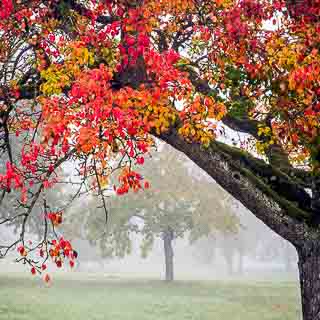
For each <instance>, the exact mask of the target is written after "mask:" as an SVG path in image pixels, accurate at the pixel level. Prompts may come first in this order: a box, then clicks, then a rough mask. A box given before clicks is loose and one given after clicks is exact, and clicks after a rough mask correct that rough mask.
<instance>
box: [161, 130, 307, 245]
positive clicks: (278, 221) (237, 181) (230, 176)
mask: <svg viewBox="0 0 320 320" xmlns="http://www.w3.org/2000/svg"><path fill="white" fill-rule="evenodd" d="M160 138H161V139H162V140H163V141H165V142H167V143H168V144H170V145H171V146H172V147H174V148H175V149H177V150H179V151H181V152H183V153H184V154H185V155H186V156H188V157H189V158H190V159H191V160H192V161H194V162H195V163H196V164H197V165H198V166H199V167H200V168H202V169H203V170H204V171H205V172H207V173H208V174H209V175H210V176H211V177H212V178H213V179H215V180H216V182H217V183H218V184H219V185H220V186H221V187H223V188H224V189H225V190H226V191H228V192H229V193H230V194H231V195H232V196H233V197H235V198H236V199H237V200H239V201H240V202H241V203H242V204H243V205H244V206H245V207H246V208H248V209H249V210H250V211H251V212H252V213H253V214H254V215H255V216H256V217H257V218H259V219H260V220H262V221H263V222H264V223H265V224H266V225H268V226H269V227H270V228H271V229H273V230H274V231H275V232H277V233H278V234H280V235H281V236H282V237H284V238H286V239H287V240H289V241H291V242H292V243H294V244H297V242H298V240H297V239H300V240H301V239H304V237H305V232H306V230H309V229H310V228H309V227H308V225H307V223H306V222H305V221H308V220H309V219H310V218H311V214H310V212H307V211H304V210H301V209H300V208H298V207H297V206H296V205H295V204H294V203H292V202H290V201H288V200H286V199H285V198H282V197H281V196H280V195H279V194H277V192H276V191H275V190H273V189H272V188H271V187H270V186H269V185H268V184H267V183H266V182H265V181H264V180H263V179H260V178H259V177H257V176H256V175H255V173H254V172H252V171H251V168H250V166H249V167H248V166H242V165H241V164H240V163H239V159H234V157H233V155H231V156H230V154H229V153H228V152H227V151H226V150H224V149H223V148H224V147H225V145H222V144H220V143H217V142H213V143H212V144H211V146H210V147H209V148H208V149H203V148H202V147H201V146H200V145H199V144H197V143H188V142H186V141H185V140H184V139H183V138H182V137H181V136H179V134H178V133H177V131H176V130H175V129H173V130H172V131H171V132H170V133H167V134H162V135H161V136H160ZM226 147H227V148H229V147H228V146H226ZM230 148H231V147H230ZM259 165H260V164H259ZM279 178H280V177H279Z"/></svg>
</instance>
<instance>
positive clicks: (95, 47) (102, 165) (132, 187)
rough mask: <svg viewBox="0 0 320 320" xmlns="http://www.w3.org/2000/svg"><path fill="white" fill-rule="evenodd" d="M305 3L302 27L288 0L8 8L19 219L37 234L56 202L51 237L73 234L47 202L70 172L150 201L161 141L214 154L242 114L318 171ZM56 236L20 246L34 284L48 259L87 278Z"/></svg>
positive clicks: (312, 49) (6, 84)
mask: <svg viewBox="0 0 320 320" xmlns="http://www.w3.org/2000/svg"><path fill="white" fill-rule="evenodd" d="M301 3H302V4H301V6H302V7H301V10H300V12H303V14H301V16H300V18H296V19H293V18H292V16H293V14H294V13H292V12H290V7H288V6H287V3H286V2H285V1H282V0H274V1H272V0H263V1H255V0H212V1H197V0H184V1H181V0H170V1H159V0H158V1H153V0H145V1H125V0H122V1H121V0H118V1H111V0H107V1H95V0H87V1H84V2H77V1H58V0H49V1H40V0H36V1H23V0H22V1H14V0H1V2H0V66H1V69H0V74H1V82H0V132H1V148H2V150H3V151H4V152H5V154H6V157H7V160H6V163H5V165H4V167H3V168H2V171H1V173H0V190H1V191H2V198H1V201H2V200H3V199H4V198H5V197H6V195H7V194H9V193H11V192H15V194H17V195H18V196H17V201H18V203H19V210H21V212H22V213H21V215H18V216H15V217H14V218H5V220H6V221H9V220H10V221H12V220H16V219H22V224H23V226H24V225H25V224H26V223H27V221H28V218H29V216H30V215H31V214H32V211H33V210H34V208H35V206H36V205H38V204H39V203H40V202H43V206H42V212H43V215H42V218H43V220H44V225H45V226H46V227H45V230H47V227H48V228H49V227H50V228H52V230H53V231H54V230H55V228H59V225H60V224H61V223H62V222H63V212H61V211H60V210H55V208H53V207H52V206H50V205H48V204H46V201H45V200H43V197H42V194H44V195H45V194H46V191H47V190H50V189H51V188H53V187H54V186H55V185H56V184H57V182H59V179H60V178H61V170H60V167H61V166H62V165H63V163H65V162H67V161H70V160H71V161H73V162H74V163H77V166H78V173H79V176H80V177H81V181H82V182H83V184H88V185H89V187H88V190H89V191H93V190H95V191H96V192H98V194H99V195H100V196H102V197H103V193H104V191H105V190H107V189H108V188H109V187H110V183H111V182H110V181H111V180H110V179H111V177H112V175H113V174H114V172H116V174H117V176H118V183H117V184H114V185H112V189H114V191H115V193H116V194H118V195H123V194H126V193H127V192H130V191H134V192H137V191H139V190H143V189H146V188H149V183H148V182H147V181H144V177H142V176H141V175H140V174H139V166H140V165H143V163H144V161H145V157H146V155H147V154H148V153H149V151H150V149H151V148H153V147H154V138H153V136H154V135H156V136H161V135H162V134H165V133H166V132H168V131H169V130H170V128H171V127H173V126H174V127H177V128H178V132H179V134H180V135H182V136H183V137H184V138H185V139H186V140H187V141H189V142H197V143H200V144H202V145H203V148H206V147H208V146H209V145H210V142H211V141H212V140H213V139H215V138H216V137H217V136H219V134H220V133H219V132H220V131H219V129H218V127H219V126H218V124H219V122H220V121H221V120H222V121H223V119H224V117H226V116H228V115H231V116H237V115H241V116H242V117H243V116H244V115H245V116H246V117H247V118H250V119H252V120H255V121H257V122H258V131H257V136H256V137H255V139H254V144H255V147H256V148H257V151H258V152H259V153H260V154H261V155H263V153H264V152H265V150H266V148H267V147H268V146H269V145H270V144H275V143H277V144H279V145H281V146H282V147H283V149H284V150H285V151H286V152H288V154H289V156H290V159H291V160H292V161H293V162H295V163H301V162H302V163H304V164H305V165H307V166H308V167H309V168H310V169H311V170H317V168H318V166H319V161H320V157H319V149H320V140H319V130H320V128H319V115H320V83H319V79H320V52H319V50H320V45H319V44H320V23H319V19H318V18H317V17H319V15H320V2H319V1H312V2H311V1H310V2H308V1H305V2H301ZM13 139H16V140H15V141H17V142H16V143H15V144H13V143H11V144H10V141H12V140H13ZM17 148H18V149H19V150H16V149H17ZM13 149H15V150H13ZM59 170H60V171H59ZM19 212H20V211H19ZM23 228H24V227H23ZM50 235H52V236H53V239H50V238H48V237H47V236H48V234H47V233H46V234H45V237H44V239H43V241H42V242H41V243H39V244H37V245H36V246H34V247H33V246H32V245H28V244H27V241H26V240H25V239H24V235H23V233H21V237H20V238H19V239H18V240H17V242H16V243H15V244H14V245H15V246H16V247H17V248H18V249H17V250H18V253H19V255H20V256H21V258H20V259H19V260H21V261H24V262H27V263H28V264H29V265H30V268H31V273H32V274H35V273H37V272H41V271H43V270H44V269H45V267H44V266H45V262H44V261H45V260H46V259H51V260H52V261H53V262H54V263H55V264H56V266H57V267H61V266H62V264H63V263H64V262H65V261H67V260H68V261H69V263H70V266H71V267H73V265H74V259H76V258H77V254H76V251H74V249H73V248H72V246H71V244H70V242H69V241H67V240H65V239H64V238H63V237H60V238H59V237H58V238H57V237H55V236H54V235H55V232H53V233H50ZM11 248H12V247H10V248H9V247H8V248H4V249H5V250H7V249H11ZM31 252H32V253H36V254H37V255H38V256H39V257H40V258H42V262H37V263H36V261H38V259H34V258H32V257H31V256H30V253H31ZM45 279H46V281H49V278H48V276H47V277H46V278H45Z"/></svg>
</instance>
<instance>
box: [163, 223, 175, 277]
mask: <svg viewBox="0 0 320 320" xmlns="http://www.w3.org/2000/svg"><path fill="white" fill-rule="evenodd" d="M172 240H173V230H172V229H171V228H168V229H167V230H165V231H164V232H163V248H164V257H165V265H166V281H173V280H174V273H173V248H172Z"/></svg>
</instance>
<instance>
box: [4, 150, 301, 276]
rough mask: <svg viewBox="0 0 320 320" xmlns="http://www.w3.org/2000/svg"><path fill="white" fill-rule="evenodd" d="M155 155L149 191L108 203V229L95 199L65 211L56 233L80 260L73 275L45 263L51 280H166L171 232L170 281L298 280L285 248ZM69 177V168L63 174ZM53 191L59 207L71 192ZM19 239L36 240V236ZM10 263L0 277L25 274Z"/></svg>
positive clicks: (183, 168) (178, 166) (191, 168)
mask: <svg viewBox="0 0 320 320" xmlns="http://www.w3.org/2000/svg"><path fill="white" fill-rule="evenodd" d="M160 150H161V152H160V153H159V154H154V155H153V157H152V158H151V159H149V160H148V161H149V164H148V165H146V166H144V167H142V168H141V171H142V173H143V174H144V176H145V177H146V179H149V181H150V180H151V188H150V190H146V191H144V192H141V193H139V194H137V195H133V196H132V195H125V196H123V197H120V200H119V199H118V198H119V197H117V196H113V195H111V197H109V198H108V202H109V208H108V215H109V223H107V224H105V223H104V215H105V214H104V212H102V209H101V205H100V207H99V198H98V197H97V195H94V194H89V195H86V196H84V197H81V198H79V199H77V200H75V201H74V202H73V203H72V204H71V205H70V206H69V207H68V209H67V210H66V213H65V226H63V227H61V230H59V234H61V235H65V236H66V237H67V238H68V239H70V240H71V241H72V245H73V247H74V248H76V250H77V252H78V253H79V256H78V259H77V263H76V265H75V268H74V270H70V268H69V267H68V266H66V267H63V268H62V269H59V270H58V269H57V268H56V267H55V266H54V265H53V264H51V265H50V263H49V265H50V272H51V273H52V274H60V273H64V272H65V273H66V277H68V274H70V275H71V274H81V273H84V274H99V275H101V276H103V277H111V278H115V279H116V278H119V279H121V278H148V279H159V280H160V279H165V278H166V276H165V269H166V264H165V250H164V234H165V232H166V230H167V229H168V228H170V229H172V230H173V237H172V239H171V240H172V241H171V247H172V254H173V257H172V262H173V273H174V279H175V280H219V279H223V280H240V279H241V280H243V279H248V280H266V279H272V280H277V279H278V280H284V279H288V280H293V281H297V279H298V270H297V255H296V252H295V249H294V248H293V247H292V246H291V245H290V244H289V243H288V242H287V241H285V240H283V239H281V238H280V237H279V236H277V235H276V234H275V233H274V232H273V231H271V230H270V229H269V228H268V227H266V226H265V225H264V224H263V223H262V222H261V221H259V220H258V219H256V218H255V216H254V215H253V214H252V213H251V212H249V211H248V210H246V209H245V208H244V207H243V206H242V205H241V204H240V203H239V202H238V201H236V200H235V199H233V198H232V197H231V196H229V195H228V194H227V193H226V192H225V191H224V190H222V189H221V188H220V187H219V186H218V185H217V184H216V183H215V182H214V181H212V180H211V179H210V178H209V177H208V176H206V174H205V173H204V172H202V171H201V170H200V169H198V168H197V167H196V166H195V165H193V164H192V163H191V162H190V161H188V160H187V159H186V158H185V157H184V156H183V155H181V154H179V153H178V152H176V151H173V149H171V148H169V147H163V146H160ZM71 173H72V166H71V165H69V166H67V167H66V169H65V174H66V176H68V175H70V174H71ZM203 186H204V187H203ZM199 188H200V189H199ZM54 192H56V194H58V195H59V196H58V197H59V201H58V202H63V199H64V198H65V199H67V198H68V196H69V195H70V194H72V192H73V187H72V186H70V185H66V186H64V187H63V189H61V187H60V189H59V190H56V191H53V193H54ZM145 194H147V196H146V195H145ZM55 197H57V196H55ZM181 199H182V200H183V203H182V204H181V205H180V202H181V201H182V200H181ZM54 201H55V202H57V199H55V200H54ZM181 208H182V209H181ZM161 212H164V213H161ZM160 213H161V214H160ZM173 217H174V218H173ZM40 223H41V222H39V224H40ZM30 230H31V229H30ZM13 231H14V226H10V227H8V226H5V225H1V229H0V232H1V233H0V240H1V244H2V245H3V244H6V243H10V241H11V242H13V241H14V239H15V234H14V232H13ZM26 238H30V239H34V241H37V235H36V233H35V232H29V233H28V235H27V236H26ZM150 239H151V240H150ZM15 258H16V251H15V250H13V252H11V253H9V254H8V256H7V257H6V258H4V259H1V260H0V271H2V272H21V271H23V270H25V269H26V266H24V265H19V264H17V263H14V259H15Z"/></svg>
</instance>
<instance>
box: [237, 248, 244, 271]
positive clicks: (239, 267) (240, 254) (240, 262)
mask: <svg viewBox="0 0 320 320" xmlns="http://www.w3.org/2000/svg"><path fill="white" fill-rule="evenodd" d="M243 256H244V254H243V252H242V250H239V265H238V274H240V275H242V274H243Z"/></svg>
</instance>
